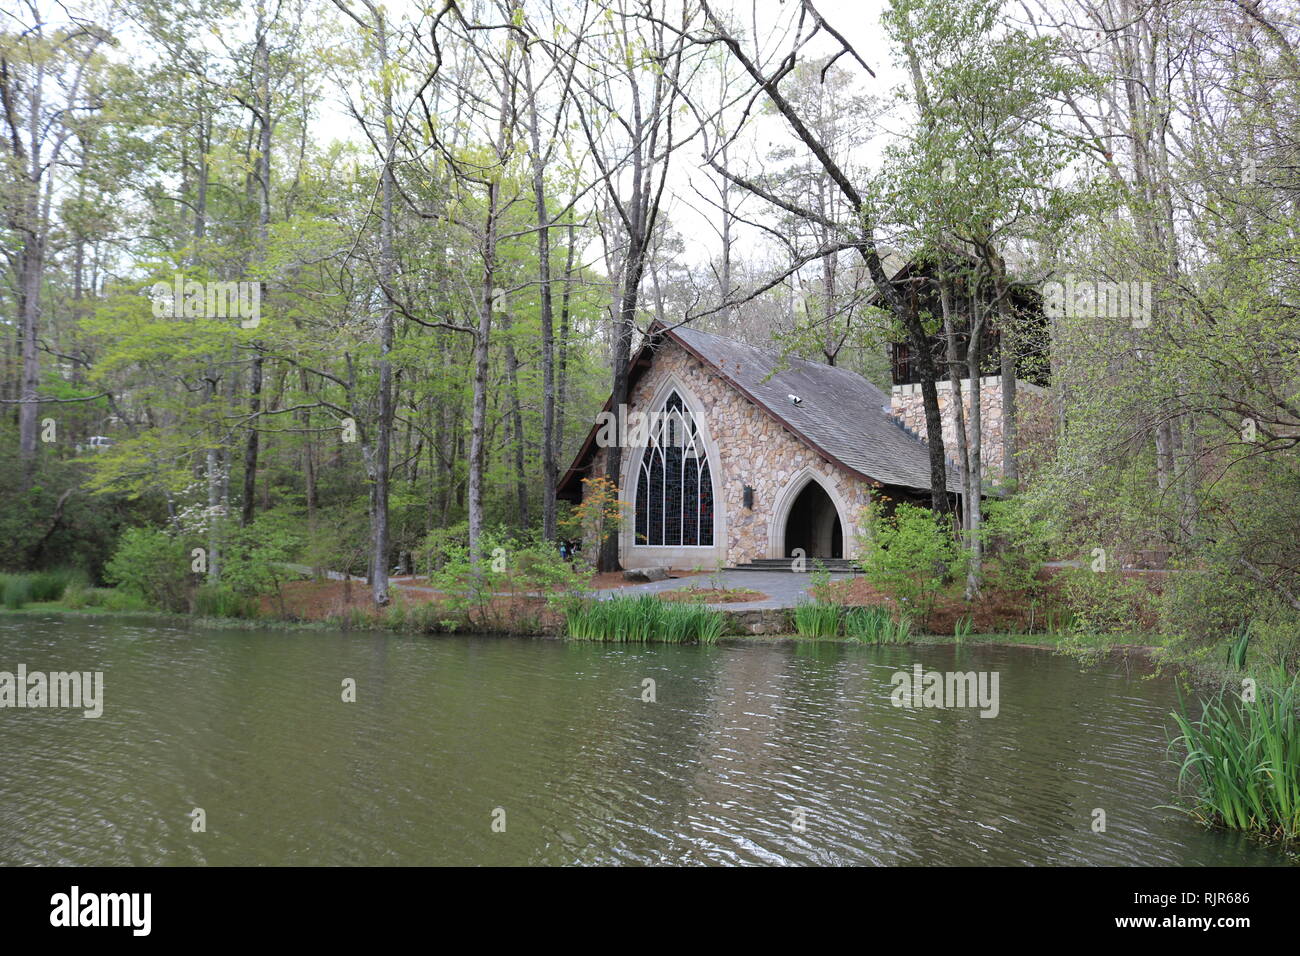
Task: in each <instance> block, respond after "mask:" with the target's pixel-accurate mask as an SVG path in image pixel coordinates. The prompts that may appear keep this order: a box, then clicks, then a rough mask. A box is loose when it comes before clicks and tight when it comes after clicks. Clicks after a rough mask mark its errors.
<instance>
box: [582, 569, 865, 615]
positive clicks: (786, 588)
mask: <svg viewBox="0 0 1300 956" xmlns="http://www.w3.org/2000/svg"><path fill="white" fill-rule="evenodd" d="M851 577H853V575H852V574H848V573H840V574H831V580H832V581H842V580H845V579H846V578H851ZM715 582H716V583H717V586H718V587H723V588H749V589H750V590H751V591H759V592H761V593H763V594H766V595H767V599H766V600H763V601H748V602H746V603H744V604H739V603H736V604H709V605H707V606H708V607H715V608H719V609H720V610H726V611H757V610H760V609H762V608H778V607H794V606H795V605H796V604H798V603H800V602H801V601H808V600H811V598H809V596H808V588H809V587H810V586H811V585H812V575H811V574H806V573H805V574H798V573H796V572H794V571H720V572H718V573H717V574H692V575H688V576H687V577H684V578H669V579H668V580H667V581H651V582H650V583H648V584H629V585H628V586H627V587H622V588H613V589H611V590H608V591H600V592H597V593H598V596H599V597H600V598H601V600H607V599H608V598H611V597H613V596H614V595H616V594H632V595H636V594H659V593H660V592H662V591H675V590H677V589H678V588H689V587H700V588H711V587H714V586H715Z"/></svg>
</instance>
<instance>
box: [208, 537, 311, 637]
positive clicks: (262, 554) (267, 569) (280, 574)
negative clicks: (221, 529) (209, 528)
mask: <svg viewBox="0 0 1300 956" xmlns="http://www.w3.org/2000/svg"><path fill="white" fill-rule="evenodd" d="M301 547H302V535H301V530H300V524H299V523H298V522H297V521H296V520H295V519H294V518H293V517H292V516H291V515H288V514H286V513H284V512H279V511H268V512H264V513H263V514H260V515H258V516H257V517H256V518H255V519H254V520H253V521H252V522H251V523H250V524H248V525H247V526H246V527H243V528H237V529H235V530H233V531H231V532H230V533H229V535H228V536H227V538H226V540H225V542H224V543H223V551H222V557H221V561H222V564H221V590H222V591H226V590H228V591H229V592H231V593H232V594H233V595H237V596H239V597H242V598H248V599H251V598H255V597H258V596H260V595H263V594H273V595H275V597H276V599H277V600H278V602H279V605H280V613H281V614H282V615H283V614H284V613H285V609H284V592H283V585H284V582H285V581H286V580H287V579H288V578H289V577H290V576H291V575H290V573H289V572H287V571H286V570H285V567H284V565H285V564H286V563H288V562H290V561H292V560H293V559H294V558H296V557H297V556H298V552H299V550H300V549H301ZM228 616H231V617H238V616H242V615H239V614H232V615H228Z"/></svg>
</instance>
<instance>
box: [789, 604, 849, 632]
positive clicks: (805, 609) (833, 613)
mask: <svg viewBox="0 0 1300 956" xmlns="http://www.w3.org/2000/svg"><path fill="white" fill-rule="evenodd" d="M843 617H844V608H843V607H842V606H840V605H839V604H833V603H831V602H829V601H802V602H800V603H799V604H796V605H795V606H794V629H795V631H796V632H797V633H798V634H799V636H800V637H836V636H837V635H838V634H839V633H840V623H841V621H842V619H843Z"/></svg>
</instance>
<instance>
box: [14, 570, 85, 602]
mask: <svg viewBox="0 0 1300 956" xmlns="http://www.w3.org/2000/svg"><path fill="white" fill-rule="evenodd" d="M86 584H87V581H86V575H85V574H84V573H82V572H81V571H77V570H73V569H71V568H55V569H54V570H51V571H35V572H31V573H27V574H0V603H3V604H4V606H5V607H7V608H9V609H10V610H11V611H16V610H18V609H19V608H20V607H22V606H23V605H24V604H29V603H43V602H46V601H57V600H59V599H60V598H62V597H63V593H64V591H66V590H68V588H70V587H80V588H84V587H85V586H86Z"/></svg>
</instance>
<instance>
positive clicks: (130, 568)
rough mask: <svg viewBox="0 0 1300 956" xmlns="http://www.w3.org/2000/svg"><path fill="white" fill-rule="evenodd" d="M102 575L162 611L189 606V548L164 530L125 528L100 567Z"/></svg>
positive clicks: (184, 608) (185, 609) (182, 608)
mask: <svg viewBox="0 0 1300 956" xmlns="http://www.w3.org/2000/svg"><path fill="white" fill-rule="evenodd" d="M104 576H105V577H106V578H107V579H108V580H109V582H111V583H114V584H117V585H119V586H120V587H121V588H122V589H123V590H125V591H128V592H130V593H132V594H135V595H136V596H138V597H141V598H144V600H146V601H147V602H148V603H149V604H152V605H153V606H154V607H159V608H162V609H163V610H164V611H177V612H180V611H187V610H189V605H190V600H189V597H190V592H191V590H192V583H191V575H190V557H189V550H188V548H187V547H186V545H185V542H184V541H183V540H181V539H180V538H176V537H173V536H172V535H169V534H167V533H166V532H165V531H155V530H152V529H149V528H131V529H129V530H127V531H126V532H125V533H123V535H122V538H121V540H120V541H119V542H118V546H117V551H115V552H114V553H113V557H112V558H111V559H110V560H109V562H108V565H107V566H106V567H105V568H104ZM105 606H107V604H106V605H105Z"/></svg>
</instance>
